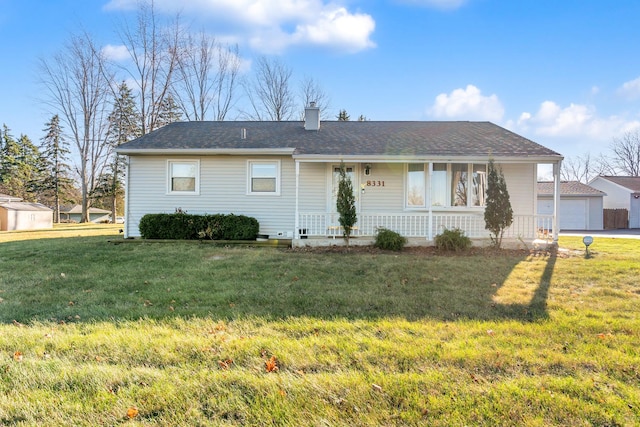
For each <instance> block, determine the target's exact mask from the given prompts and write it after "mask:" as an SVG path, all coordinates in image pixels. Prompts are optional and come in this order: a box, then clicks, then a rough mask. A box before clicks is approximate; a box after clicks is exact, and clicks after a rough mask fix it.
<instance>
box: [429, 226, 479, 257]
mask: <svg viewBox="0 0 640 427" xmlns="http://www.w3.org/2000/svg"><path fill="white" fill-rule="evenodd" d="M436 247H437V248H438V249H443V250H446V251H456V252H457V251H464V250H466V249H469V248H470V247H471V239H470V238H468V237H467V236H465V235H464V231H462V230H460V229H459V228H452V229H448V228H445V229H444V231H443V232H442V233H441V234H438V235H437V236H436Z"/></svg>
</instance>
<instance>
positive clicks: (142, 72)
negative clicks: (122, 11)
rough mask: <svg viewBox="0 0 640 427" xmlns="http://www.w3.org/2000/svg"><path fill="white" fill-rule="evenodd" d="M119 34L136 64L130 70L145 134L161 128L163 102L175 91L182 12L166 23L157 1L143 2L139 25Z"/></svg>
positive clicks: (140, 8) (181, 35)
mask: <svg viewBox="0 0 640 427" xmlns="http://www.w3.org/2000/svg"><path fill="white" fill-rule="evenodd" d="M119 35H120V39H121V41H122V43H123V44H124V46H125V47H126V48H127V51H128V52H129V55H130V57H131V61H132V63H133V69H127V70H126V72H127V73H128V74H129V75H130V76H131V78H132V79H133V81H135V84H136V85H137V89H138V98H137V99H138V104H139V105H138V111H139V112H140V116H141V123H140V129H141V131H142V134H143V135H144V134H147V133H149V132H151V131H153V130H154V129H156V128H157V127H159V124H160V123H159V119H158V117H159V115H160V114H161V112H162V105H163V102H164V101H165V99H166V98H167V97H168V96H169V94H170V93H171V87H172V84H173V79H174V73H175V71H176V68H177V66H178V59H179V56H180V53H181V50H180V41H181V39H182V37H183V32H182V29H181V27H180V23H179V15H178V16H176V18H175V22H173V23H172V24H171V25H164V26H163V25H162V24H161V23H160V22H159V17H158V15H157V14H156V11H155V9H154V2H153V0H151V1H148V2H141V3H140V4H139V9H138V14H137V20H136V23H135V25H133V24H130V23H125V24H124V25H123V26H122V27H121V29H120V30H119Z"/></svg>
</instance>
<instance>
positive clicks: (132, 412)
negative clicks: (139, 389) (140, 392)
mask: <svg viewBox="0 0 640 427" xmlns="http://www.w3.org/2000/svg"><path fill="white" fill-rule="evenodd" d="M139 413H140V412H139V411H138V408H137V407H135V406H130V407H129V409H127V418H129V419H132V418H135V417H137V416H138V414H139Z"/></svg>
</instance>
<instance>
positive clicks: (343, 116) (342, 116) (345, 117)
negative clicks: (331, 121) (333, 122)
mask: <svg viewBox="0 0 640 427" xmlns="http://www.w3.org/2000/svg"><path fill="white" fill-rule="evenodd" d="M336 118H337V119H338V121H339V122H348V121H349V120H350V119H351V116H350V115H349V114H348V113H347V110H340V112H339V113H338V115H337V116H336Z"/></svg>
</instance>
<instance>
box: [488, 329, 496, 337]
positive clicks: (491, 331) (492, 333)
mask: <svg viewBox="0 0 640 427" xmlns="http://www.w3.org/2000/svg"><path fill="white" fill-rule="evenodd" d="M487 334H489V335H491V336H493V335H495V334H496V333H495V332H494V331H493V329H489V330H488V331H487Z"/></svg>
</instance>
